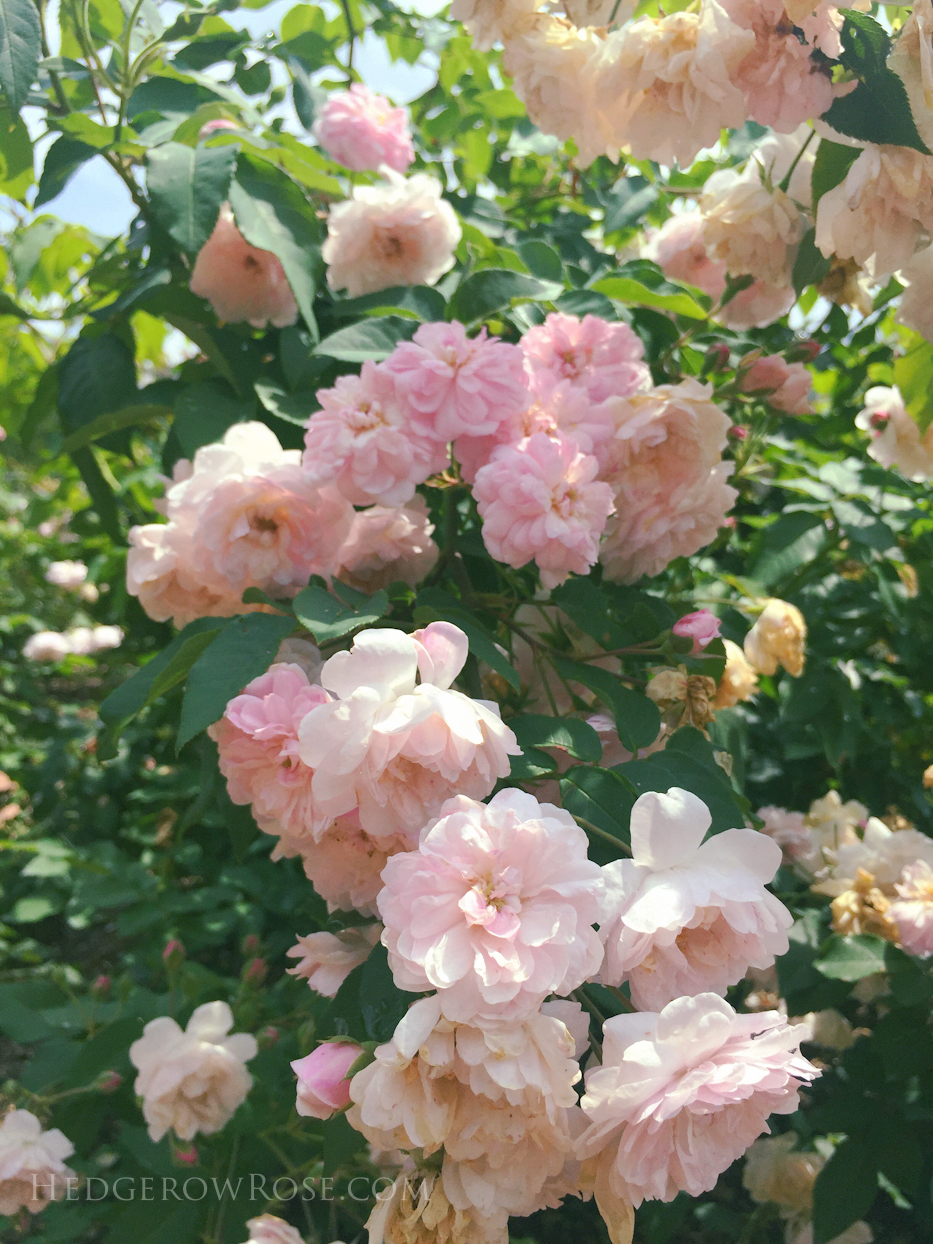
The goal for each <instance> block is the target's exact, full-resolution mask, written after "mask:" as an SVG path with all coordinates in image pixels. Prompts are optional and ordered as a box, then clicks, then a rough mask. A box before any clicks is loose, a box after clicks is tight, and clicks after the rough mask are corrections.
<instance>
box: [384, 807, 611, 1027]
mask: <svg viewBox="0 0 933 1244" xmlns="http://www.w3.org/2000/svg"><path fill="white" fill-rule="evenodd" d="M383 880H384V881H385V889H384V890H383V891H382V892H381V894H380V895H379V899H378V905H379V913H380V915H381V917H382V919H383V921H384V923H385V926H386V928H385V932H384V934H383V942H384V943H385V945H386V946H387V947H388V951H389V963H390V965H391V967H392V971H393V975H394V977H395V981H396V984H397V985H398V986H399V988H400V989H409V990H412V991H416V992H417V991H421V990H425V989H432V988H433V989H438V990H440V991H441V1006H442V1008H443V1010H444V1014H445V1015H446V1016H447V1018H449V1019H457V1020H464V1021H465V1020H470V1019H472V1018H473V1017H474V1016H476V1015H478V1014H481V1013H484V1012H488V1013H495V1014H498V1015H501V1016H502V1017H503V1018H510V1017H513V1016H521V1015H523V1014H527V1013H528V1012H530V1011H532V1010H535V1009H536V1008H537V1007H538V1006H540V1004H541V1002H543V1000H544V998H545V997H546V995H547V994H549V993H559V994H563V993H568V992H570V991H571V990H572V989H574V988H576V986H577V985H578V984H580V983H582V981H584V980H585V979H586V978H587V977H588V976H590V975H592V973H593V972H594V971H595V970H596V967H597V966H598V962H599V957H600V953H601V952H600V944H599V938H598V937H597V935H596V934H595V933H594V932H593V930H592V928H591V925H592V924H593V922H594V921H595V920H597V919H598V918H599V914H600V910H601V903H602V896H603V890H602V875H601V873H600V872H599V869H598V866H597V865H595V864H593V863H591V862H590V861H589V860H588V859H587V858H586V835H585V834H584V832H583V831H582V830H581V829H580V828H579V826H578V825H577V824H576V822H575V821H574V820H573V818H572V817H571V816H570V815H569V813H567V812H564V811H562V810H560V809H558V808H555V807H553V806H552V805H550V804H543V805H542V804H539V803H538V801H537V800H536V799H535V798H533V796H531V795H527V794H525V792H524V791H518V790H503V791H500V792H499V794H498V795H496V796H495V797H494V798H493V799H492V800H490V802H489V803H488V804H481V803H477V802H476V801H475V800H472V799H468V798H466V796H464V795H458V796H456V798H454V799H450V800H448V802H447V803H446V804H445V805H444V806H443V808H442V809H441V815H440V818H439V819H438V820H436V821H433V822H431V823H430V825H429V826H428V827H427V828H426V829H425V830H424V831H423V833H422V836H421V843H420V846H419V848H418V850H417V851H414V852H412V853H411V854H408V855H397V856H393V858H392V859H391V860H389V862H388V863H387V864H386V867H385V869H384V871H383ZM545 926H546V927H547V934H546V935H544V934H543V932H542V930H543V929H544V928H545Z"/></svg>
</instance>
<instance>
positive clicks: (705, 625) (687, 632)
mask: <svg viewBox="0 0 933 1244" xmlns="http://www.w3.org/2000/svg"><path fill="white" fill-rule="evenodd" d="M671 630H672V631H673V632H674V634H675V635H681V636H686V637H688V638H690V639H692V640H693V654H692V655H693V656H698V655H699V654H700V653H701V652H702V651H703V649H704V648H705V647H706V646H707V644H711V643H712V642H713V640H714V639H718V638H719V619H718V618H717V617H716V615H715V614H714V613H710V611H709V610H708V609H698V610H697V611H696V613H685V614H684V616H683V617H682V618H678V619H677V621H676V622H675V623H674V625H673V626H672V627H671Z"/></svg>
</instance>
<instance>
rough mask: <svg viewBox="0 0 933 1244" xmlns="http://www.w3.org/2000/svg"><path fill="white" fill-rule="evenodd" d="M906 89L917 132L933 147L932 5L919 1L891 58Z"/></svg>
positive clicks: (927, 0) (900, 35) (889, 60)
mask: <svg viewBox="0 0 933 1244" xmlns="http://www.w3.org/2000/svg"><path fill="white" fill-rule="evenodd" d="M888 68H889V69H893V70H894V72H895V73H896V74H897V76H898V77H899V78H900V80H901V81H902V82H903V83H904V86H905V88H906V90H907V99H908V101H909V103H910V111H911V114H912V116H913V118H914V124H915V125H916V127H917V133H918V134H919V135H920V137H921V138H922V139H923V141H924V143H926V145H927V147H930V148H931V149H933V4H931V3H930V0H917V3H916V4H915V5H914V6H913V12H912V13H911V14H910V17H908V19H907V21H906V22H905V23H904V25H903V27H902V28H901V33H900V34H899V35H898V37H897V42H896V43H895V44H894V48H893V50H892V52H891V55H890V56H889V57H888Z"/></svg>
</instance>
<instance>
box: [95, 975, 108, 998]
mask: <svg viewBox="0 0 933 1244" xmlns="http://www.w3.org/2000/svg"><path fill="white" fill-rule="evenodd" d="M112 984H113V981H112V980H111V979H110V977H109V976H98V978H97V980H96V981H95V982H94V984H93V985H92V986H91V993H92V994H93V995H94V997H95V998H103V997H105V996H106V995H107V994H108V993H110V986H111V985H112Z"/></svg>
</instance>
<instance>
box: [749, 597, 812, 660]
mask: <svg viewBox="0 0 933 1244" xmlns="http://www.w3.org/2000/svg"><path fill="white" fill-rule="evenodd" d="M806 639H807V624H806V622H805V621H804V617H803V614H802V613H801V612H800V610H799V609H798V608H797V606H796V605H789V604H788V603H787V601H786V600H778V599H777V598H776V597H773V596H772V597H770V598H769V599H768V600H767V601H765V603H764V608H763V609H762V611H761V613H760V614H759V616H758V621H757V622H756V623H755V625H754V626H753V627H752V629H751V630H750V631H749V632H748V634H747V635H746V636H745V655H746V657H747V658H748V660H749V662H750V664H751V665H752V667H753V668H754V669H756V670H757V671H758V673H759V674H775V673H777V668H778V666H779V665H782V666H783V667H784V669H786V670H787V672H788V674H792V675H793V676H794V678H799V677H800V675H801V674H802V673H803V666H804V661H805V660H806V656H805V653H804V646H805V644H806Z"/></svg>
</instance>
